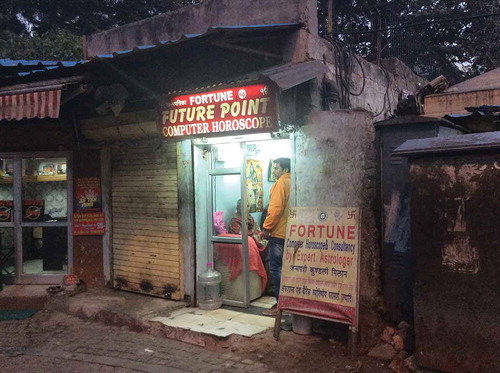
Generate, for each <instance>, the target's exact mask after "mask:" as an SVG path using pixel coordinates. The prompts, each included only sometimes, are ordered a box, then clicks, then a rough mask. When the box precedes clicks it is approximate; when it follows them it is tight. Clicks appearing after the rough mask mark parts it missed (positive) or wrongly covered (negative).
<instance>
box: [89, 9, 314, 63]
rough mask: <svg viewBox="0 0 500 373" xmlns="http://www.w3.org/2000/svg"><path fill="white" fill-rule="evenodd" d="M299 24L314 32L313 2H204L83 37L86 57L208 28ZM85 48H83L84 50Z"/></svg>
mask: <svg viewBox="0 0 500 373" xmlns="http://www.w3.org/2000/svg"><path fill="white" fill-rule="evenodd" d="M291 22H302V23H305V25H306V27H307V28H308V29H310V30H311V31H314V32H315V33H316V32H317V29H318V22H317V15H316V1H315V0H273V1H268V0H252V1H246V0H245V1H244V0H207V1H204V2H203V3H202V4H197V5H192V6H188V7H184V8H181V9H178V10H176V11H173V12H168V13H164V14H160V15H157V16H154V17H151V18H147V19H144V20H141V21H138V22H134V23H130V24H127V25H124V26H121V27H117V28H114V29H111V30H108V31H104V32H101V33H97V34H93V35H90V36H87V37H86V45H87V57H93V56H95V55H98V54H104V53H111V52H116V51H120V50H125V49H129V48H133V47H135V46H138V45H147V44H152V43H157V42H159V41H163V40H176V39H179V38H180V37H182V35H184V34H198V33H205V32H206V31H207V29H208V28H209V27H210V26H231V25H260V24H273V23H291ZM84 49H85V48H84Z"/></svg>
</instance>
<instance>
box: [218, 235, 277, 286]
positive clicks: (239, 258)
mask: <svg viewBox="0 0 500 373" xmlns="http://www.w3.org/2000/svg"><path fill="white" fill-rule="evenodd" d="M219 236H220V237H239V238H241V235H239V234H229V233H226V234H221V235H219ZM214 250H215V254H216V255H217V259H218V260H220V261H221V262H222V263H223V264H225V265H226V266H227V267H228V269H229V279H230V280H234V279H235V278H236V277H238V276H239V275H240V273H241V272H242V271H243V251H242V245H241V244H236V243H222V242H215V243H214ZM248 269H249V270H250V271H255V272H257V274H258V275H259V276H260V277H261V278H262V281H261V282H262V286H261V287H262V291H264V290H265V289H266V284H267V274H266V268H265V267H264V263H262V259H261V258H260V254H259V249H258V248H257V244H256V243H255V240H254V239H253V238H252V237H248Z"/></svg>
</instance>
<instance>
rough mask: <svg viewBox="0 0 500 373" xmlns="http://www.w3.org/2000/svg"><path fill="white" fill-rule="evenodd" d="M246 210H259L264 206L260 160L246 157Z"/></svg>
mask: <svg viewBox="0 0 500 373" xmlns="http://www.w3.org/2000/svg"><path fill="white" fill-rule="evenodd" d="M246 177H247V196H248V212H250V213H254V212H261V211H262V210H263V208H264V184H263V181H262V161H259V160H256V159H247V169H246Z"/></svg>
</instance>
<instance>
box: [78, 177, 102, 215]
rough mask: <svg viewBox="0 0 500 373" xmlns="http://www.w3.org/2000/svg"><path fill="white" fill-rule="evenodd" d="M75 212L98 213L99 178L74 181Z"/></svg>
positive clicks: (99, 203) (99, 208)
mask: <svg viewBox="0 0 500 373" xmlns="http://www.w3.org/2000/svg"><path fill="white" fill-rule="evenodd" d="M75 199H76V210H77V211H100V210H101V207H102V202H101V179H100V178H99V177H80V178H77V179H76V181H75Z"/></svg>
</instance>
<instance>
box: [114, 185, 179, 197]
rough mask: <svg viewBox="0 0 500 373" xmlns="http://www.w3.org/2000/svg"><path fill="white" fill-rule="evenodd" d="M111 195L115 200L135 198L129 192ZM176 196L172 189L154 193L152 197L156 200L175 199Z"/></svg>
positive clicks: (117, 192) (175, 191)
mask: <svg viewBox="0 0 500 373" xmlns="http://www.w3.org/2000/svg"><path fill="white" fill-rule="evenodd" d="M113 195H114V197H115V198H118V197H134V196H135V194H130V193H129V192H124V191H114V192H113ZM177 196H178V193H177V189H175V188H174V187H168V188H165V189H164V190H162V191H160V192H156V193H155V194H154V197H157V198H177Z"/></svg>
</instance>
